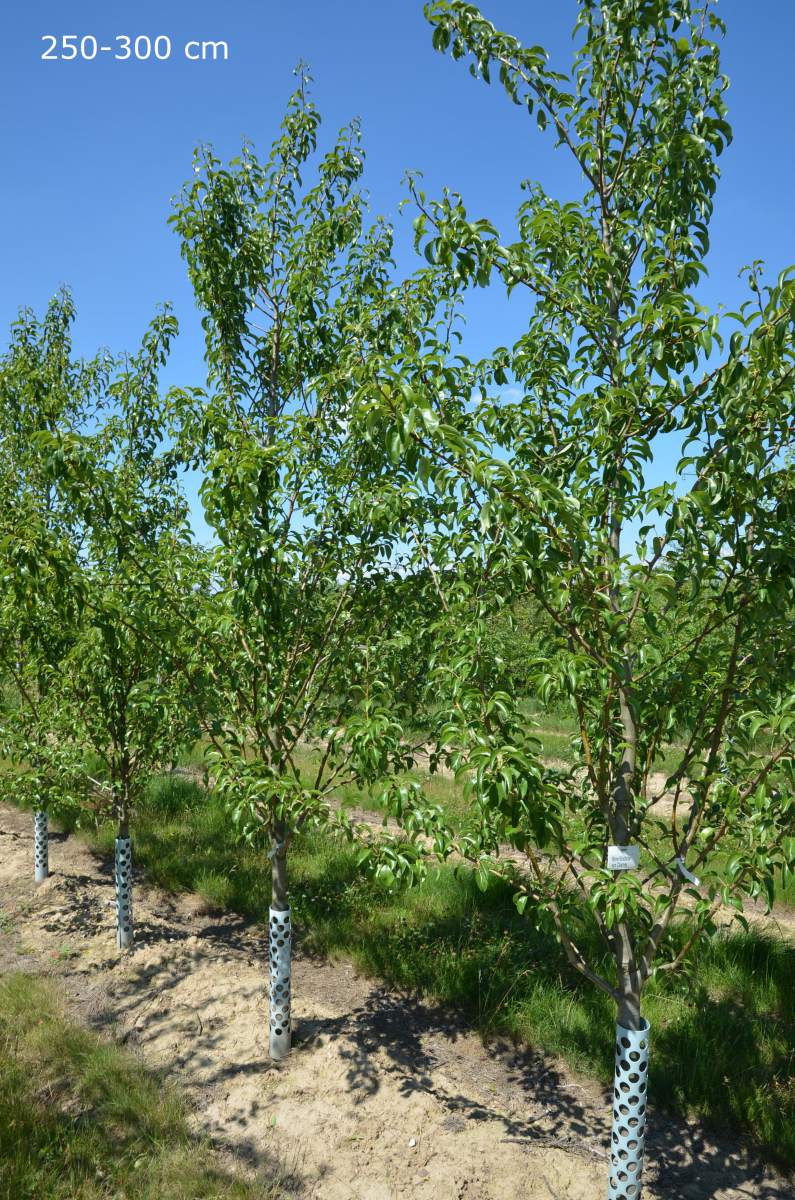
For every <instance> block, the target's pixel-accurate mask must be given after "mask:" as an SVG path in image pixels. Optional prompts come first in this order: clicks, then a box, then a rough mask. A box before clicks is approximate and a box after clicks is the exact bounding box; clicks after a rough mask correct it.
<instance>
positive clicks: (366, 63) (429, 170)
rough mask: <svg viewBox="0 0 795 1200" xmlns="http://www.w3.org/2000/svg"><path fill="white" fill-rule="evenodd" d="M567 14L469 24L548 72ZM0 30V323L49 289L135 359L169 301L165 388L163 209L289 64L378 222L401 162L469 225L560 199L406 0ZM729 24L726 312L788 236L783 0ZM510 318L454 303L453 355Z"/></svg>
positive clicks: (565, 169) (175, 360) (722, 276)
mask: <svg viewBox="0 0 795 1200" xmlns="http://www.w3.org/2000/svg"><path fill="white" fill-rule="evenodd" d="M576 8H577V5H576V3H575V0H487V2H485V3H484V4H483V11H484V12H485V13H486V15H487V16H489V17H490V18H491V19H492V20H493V21H495V23H496V24H498V25H499V26H501V27H502V28H504V29H507V30H510V31H511V32H512V33H515V34H516V35H517V36H518V37H520V38H521V39H522V40H523V41H526V42H529V43H541V44H542V45H544V46H545V47H546V48H547V49H548V50H549V52H550V54H551V56H552V60H553V62H557V63H560V64H561V65H562V66H563V67H564V68H565V67H567V66H568V63H569V60H570V45H571V43H570V31H571V26H572V23H573V20H574V16H575V13H576ZM3 10H4V11H3V14H2V16H0V28H1V29H2V37H0V147H1V148H2V161H3V168H4V169H3V177H4V186H3V188H2V191H0V264H1V266H0V328H2V331H3V332H2V334H0V337H2V339H3V340H5V330H6V329H7V327H8V324H9V323H10V321H11V320H12V319H13V317H14V316H15V314H16V312H17V310H18V308H19V307H20V305H23V304H26V305H31V306H33V307H34V308H35V309H37V310H41V309H42V308H43V306H44V305H45V304H46V302H47V299H48V298H49V297H50V296H51V295H52V293H53V292H54V291H55V290H56V289H57V287H58V286H59V284H61V283H67V284H69V285H70V287H71V288H72V290H73V292H74V296H75V299H76V302H77V307H78V323H77V328H76V342H77V346H78V349H79V350H81V351H83V352H86V353H90V352H91V351H92V350H94V349H95V348H96V347H97V346H99V345H107V346H109V347H110V348H111V349H114V350H120V349H122V348H125V347H128V346H132V345H134V344H135V343H136V342H137V340H138V339H139V337H140V334H141V332H142V331H143V329H144V327H145V325H146V323H147V322H148V320H149V319H150V317H151V315H152V313H153V312H154V310H155V308H156V306H157V305H158V304H159V303H160V302H162V301H164V300H170V301H171V302H172V303H173V304H174V307H175V310H176V314H177V316H178V318H179V321H180V325H181V329H182V335H181V337H180V339H179V342H178V344H177V346H176V349H175V352H174V354H173V357H172V360H171V363H170V365H169V368H168V372H167V375H166V376H165V379H166V381H167V382H169V383H170V382H181V383H185V384H193V383H200V382H201V381H202V379H203V368H202V341H201V334H200V329H199V324H198V317H197V314H196V312H195V310H194V307H193V301H192V296H191V292H190V289H189V286H188V284H187V280H186V275H185V269H184V264H183V262H182V260H181V258H180V255H179V249H178V245H177V239H176V237H175V235H174V234H173V232H172V231H171V229H170V227H168V226H167V225H166V218H167V216H168V214H169V211H170V198H171V196H173V194H174V193H175V192H176V191H178V189H179V187H180V186H181V184H182V182H183V181H184V180H185V179H186V178H187V177H188V176H189V175H190V172H191V153H192V150H193V147H194V146H195V145H196V144H197V143H198V142H202V141H209V142H212V143H213V144H214V146H215V148H216V150H218V151H219V152H220V153H221V154H223V155H232V154H234V153H235V152H236V151H237V149H238V148H239V145H240V140H241V137H242V136H246V137H248V138H250V139H251V140H252V141H254V142H255V143H256V145H257V146H258V147H259V148H260V149H261V150H264V149H265V148H266V147H267V146H268V145H269V143H270V141H271V139H272V137H273V135H274V133H275V131H276V128H277V126H278V123H279V121H280V119H281V115H282V112H283V108H284V103H285V100H286V98H287V96H288V95H289V93H290V91H291V88H292V85H293V76H292V68H293V66H294V65H295V63H296V61H297V60H298V59H299V58H303V59H304V60H306V61H307V62H308V63H309V65H310V68H311V70H312V74H313V76H314V79H315V83H314V95H315V100H316V103H317V104H318V107H319V108H320V110H321V112H322V113H323V115H324V123H325V130H326V134H327V135H328V136H331V135H332V134H333V131H334V130H335V129H336V128H337V126H339V125H341V124H342V123H344V122H345V121H346V120H347V119H349V118H350V117H351V116H353V115H358V116H360V117H361V119H362V123H363V132H364V139H365V145H366V148H367V157H368V169H367V176H366V178H367V184H368V187H369V190H370V193H371V198H372V207H373V210H374V212H379V213H384V214H386V215H388V216H391V217H395V218H396V220H397V222H398V224H399V226H401V227H402V229H403V233H404V247H405V251H404V253H402V254H401V266H403V267H410V265H411V259H410V254H409V251H408V242H409V237H408V230H409V226H410V216H409V214H408V213H406V214H405V215H404V216H403V217H402V218H400V217H397V205H398V203H399V201H400V199H401V197H402V195H403V188H402V186H401V178H402V175H403V173H404V171H405V170H406V169H407V168H412V169H415V170H421V171H423V172H424V174H425V185H426V188H427V190H428V191H429V192H430V193H432V194H433V193H438V192H439V191H440V190H441V188H442V186H444V185H445V184H447V185H450V186H452V187H453V188H456V189H458V190H460V191H461V192H462V193H463V195H464V197H465V199H466V201H467V204H468V207H469V209H470V211H471V212H472V213H473V214H476V215H488V216H490V217H491V218H492V220H494V221H495V222H496V223H497V225H498V227H499V226H501V227H503V228H506V229H507V228H508V227H509V226H510V224H511V222H512V219H513V215H514V213H515V210H516V207H517V203H518V200H519V192H518V183H519V181H520V180H521V179H523V178H527V177H533V178H537V179H539V180H540V181H541V182H542V183H543V184H544V186H545V187H546V189H547V190H548V191H549V192H551V193H552V194H553V195H559V196H561V197H563V198H567V197H568V196H570V195H575V194H577V192H578V190H579V188H578V180H577V178H576V175H575V174H574V172H573V170H572V167H571V164H570V162H569V161H568V160H567V158H566V157H565V155H564V154H563V152H561V151H559V152H554V151H553V149H552V139H551V137H549V135H547V136H541V135H540V134H538V132H537V131H536V130H535V126H534V125H533V124H531V123H530V122H529V121H528V120H527V118H526V116H524V115H523V114H522V112H521V111H520V110H519V109H517V108H515V107H514V106H513V105H511V104H510V102H509V101H508V100H507V98H506V97H504V95H503V94H502V93H501V91H500V90H499V89H498V88H497V87H492V88H488V87H486V86H485V85H484V84H482V83H480V82H476V81H475V80H473V79H472V78H471V77H470V76H469V74H468V72H467V70H466V68H465V67H464V66H463V65H462V64H461V63H454V62H452V61H451V60H450V59H449V58H442V56H441V55H439V54H437V53H436V52H434V51H433V49H432V48H431V43H430V34H429V30H428V27H427V25H426V23H425V20H424V18H423V16H422V4H421V2H420V0H388V2H384V0H382V2H381V3H377V2H376V0H302V2H297V0H294V2H288V0H230V2H228V3H226V4H223V5H222V4H219V3H217V2H215V3H210V2H209V0H192V2H191V3H188V2H187V0H170V2H169V3H167V4H164V3H163V2H162V0H160V3H154V2H153V0H138V2H136V3H134V4H133V3H130V2H128V3H120V2H119V0H115V2H114V0H110V2H108V0H105V2H104V3H101V4H100V3H96V2H93V0H92V2H86V0H82V2H81V0H72V2H71V3H69V4H65V3H64V2H63V0H59V2H57V3H56V2H54V0H38V2H36V3H27V4H25V3H7V4H5V5H4V6H3ZM719 11H720V12H721V14H722V16H723V17H724V18H725V20H726V21H727V22H728V25H729V34H728V38H727V40H726V43H725V49H724V67H725V69H726V71H727V73H728V74H729V75H730V77H731V80H732V87H731V90H730V92H729V96H728V99H729V104H730V120H731V122H732V124H733V126H734V131H735V141H734V144H733V145H732V146H731V147H730V149H729V150H728V152H727V153H726V154H725V156H724V158H723V160H722V163H723V181H722V184H721V187H720V191H719V193H718V198H717V205H716V216H715V219H714V221H713V226H712V252H711V256H710V261H709V266H710V276H709V278H708V280H707V281H706V283H705V284H704V286H703V288H702V296H703V297H704V299H705V300H707V301H709V302H712V303H717V302H723V303H725V304H727V305H728V306H730V307H731V306H732V305H733V304H734V303H735V302H736V301H737V300H738V299H739V296H740V286H739V283H738V280H737V271H738V269H739V267H740V266H742V265H743V264H744V263H746V262H748V261H750V260H751V259H752V258H757V257H758V258H764V259H765V260H766V262H767V263H768V264H769V267H770V269H771V270H772V271H775V272H777V271H778V270H779V269H780V268H781V267H783V266H785V265H788V264H789V263H791V262H793V261H795V238H794V237H793V233H792V230H793V219H792V211H793V184H795V154H793V135H792V129H793V122H794V120H795V100H794V99H793V92H792V79H793V68H792V48H793V46H795V2H793V0H761V2H758V3H751V2H750V0H722V3H721V4H720V5H719ZM44 34H53V35H55V36H57V37H59V38H60V36H61V35H62V34H77V35H83V34H93V35H95V36H96V37H97V39H98V41H99V44H100V45H103V44H109V43H110V44H113V39H114V37H115V36H116V35H122V34H129V35H133V36H134V35H136V34H148V35H149V36H151V37H154V36H156V35H158V34H165V35H168V36H169V37H170V38H171V39H172V43H173V57H172V58H171V59H170V60H169V61H166V62H154V61H150V62H136V61H127V62H120V61H113V60H112V59H110V58H109V56H108V55H103V54H99V55H98V58H97V59H96V60H95V61H93V62H83V61H79V60H78V61H74V62H43V61H41V58H40V56H41V53H42V51H43V50H44V48H45V43H43V42H42V40H41V39H42V35H44ZM194 39H199V40H202V39H208V40H210V39H211V40H218V39H224V40H225V41H226V42H227V43H228V45H229V60H228V61H227V62H204V63H201V62H197V63H191V62H188V61H187V60H186V59H185V57H184V53H183V47H184V45H185V43H186V42H188V41H190V40H194ZM521 317H522V310H521V304H520V303H519V302H514V303H512V305H511V307H510V310H506V307H505V306H504V305H503V304H500V303H495V302H494V299H493V298H492V299H487V298H486V297H484V296H482V295H481V296H479V297H475V298H474V301H473V303H472V305H471V306H470V309H469V346H470V349H472V350H473V351H475V352H481V351H486V350H488V349H489V348H490V347H491V346H492V345H495V344H499V343H504V342H506V341H507V340H508V339H509V338H510V337H511V336H512V335H513V334H515V333H516V332H517V331H518V329H519V328H520V325H521Z"/></svg>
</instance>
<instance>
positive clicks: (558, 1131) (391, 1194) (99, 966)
mask: <svg viewBox="0 0 795 1200" xmlns="http://www.w3.org/2000/svg"><path fill="white" fill-rule="evenodd" d="M32 843H33V836H32V821H31V818H30V817H29V816H28V815H26V814H24V813H19V812H17V811H16V810H13V809H9V808H7V807H4V806H0V906H1V910H2V911H0V969H2V970H4V971H8V970H13V969H16V970H23V971H31V972H44V973H46V974H48V975H51V976H55V977H57V978H58V979H59V980H60V983H61V986H62V989H63V991H64V992H65V994H66V996H67V998H68V1001H69V1003H70V1006H71V1008H72V1011H73V1013H74V1014H75V1016H76V1017H78V1018H79V1019H81V1020H83V1021H85V1022H87V1023H88V1024H90V1025H92V1026H93V1027H95V1028H100V1029H103V1030H105V1031H106V1032H107V1033H108V1034H109V1035H110V1036H112V1037H113V1038H115V1039H116V1040H117V1041H121V1042H123V1043H125V1044H126V1045H127V1046H128V1047H130V1048H134V1049H135V1051H136V1052H137V1053H138V1054H140V1055H141V1057H142V1058H143V1060H144V1061H145V1062H146V1063H148V1064H150V1065H153V1066H156V1067H158V1068H160V1069H162V1070H164V1071H165V1073H166V1075H167V1076H168V1077H169V1078H170V1079H173V1080H174V1081H175V1082H177V1083H178V1084H179V1085H180V1086H181V1087H182V1088H183V1090H184V1091H185V1092H186V1093H187V1095H188V1097H189V1099H190V1101H191V1103H192V1105H193V1107H194V1110H195V1115H194V1118H193V1119H194V1122H195V1125H196V1128H197V1130H201V1131H202V1132H204V1133H205V1134H208V1135H210V1136H211V1137H212V1139H213V1140H214V1141H215V1142H216V1143H217V1144H218V1145H219V1147H221V1148H222V1149H224V1150H225V1151H226V1152H227V1153H228V1154H229V1155H230V1156H234V1158H235V1159H236V1161H237V1162H238V1163H239V1164H241V1163H246V1164H250V1165H251V1166H255V1165H256V1166H260V1167H263V1168H265V1169H266V1170H268V1171H270V1172H273V1173H275V1174H276V1175H277V1176H278V1177H279V1178H280V1179H281V1180H282V1181H283V1188H284V1194H285V1196H295V1197H297V1198H300V1200H310V1198H311V1200H398V1198H402V1197H409V1196H410V1197H413V1198H416V1200H431V1198H433V1200H464V1198H465V1200H519V1198H520V1197H521V1200H601V1198H602V1197H603V1196H604V1195H605V1192H606V1183H605V1180H606V1170H607V1153H606V1146H607V1141H608V1134H609V1130H608V1121H609V1101H608V1099H607V1097H606V1096H605V1094H604V1092H603V1091H602V1089H601V1088H599V1087H598V1086H596V1085H594V1084H591V1083H587V1082H585V1083H584V1082H582V1081H578V1080H577V1079H576V1078H574V1077H573V1076H572V1075H571V1073H570V1072H569V1071H568V1070H567V1069H566V1068H565V1067H564V1066H562V1065H561V1064H560V1063H559V1062H557V1061H555V1060H553V1059H551V1058H546V1057H544V1056H541V1055H537V1054H532V1053H529V1052H527V1051H525V1050H517V1049H516V1048H514V1047H513V1046H511V1045H509V1044H505V1043H500V1042H492V1043H491V1044H489V1045H488V1046H487V1047H484V1046H483V1045H482V1044H481V1042H480V1039H479V1038H478V1037H477V1036H475V1035H474V1034H473V1033H471V1032H470V1031H468V1030H467V1029H466V1027H465V1026H464V1025H463V1024H461V1023H460V1022H458V1021H457V1019H456V1018H455V1017H454V1016H451V1014H450V1013H449V1011H447V1010H443V1009H441V1008H438V1007H436V1006H434V1005H433V1004H432V1003H427V1002H422V1001H418V1000H417V999H416V998H414V997H411V996H404V995H400V994H397V993H395V992H394V991H390V990H388V989H387V988H385V987H384V986H382V985H380V984H379V983H378V982H376V981H373V980H369V979H366V978H362V977H360V976H358V975H357V974H356V972H355V971H354V969H353V968H352V967H351V966H350V965H349V964H345V963H328V962H324V961H316V960H313V959H311V958H310V957H308V956H306V955H305V954H302V953H301V947H300V939H299V944H298V947H297V954H296V961H295V964H294V972H293V987H294V1001H293V1003H294V1009H293V1011H294V1022H295V1046H294V1050H293V1053H292V1054H291V1056H290V1057H289V1059H287V1060H286V1061H285V1062H284V1063H283V1064H282V1065H280V1066H279V1067H278V1068H276V1067H274V1066H273V1065H272V1064H270V1063H269V1061H268V1059H267V1053H266V1047H267V1017H266V980H267V969H266V937H265V931H264V930H263V929H260V928H258V927H257V926H255V925H253V924H251V923H250V922H247V921H245V920H244V919H242V918H240V917H237V916H235V915H230V914H226V915H223V916H220V915H214V914H208V913H207V912H206V911H204V910H203V909H202V906H201V903H200V902H198V901H197V898H195V897H190V896H186V897H180V898H175V897H172V896H168V895H165V894H164V893H162V892H160V891H159V890H157V889H154V888H151V887H148V886H146V885H145V884H144V882H143V881H142V880H141V879H137V880H136V892H135V901H134V913H135V920H136V937H137V940H136V944H135V947H134V949H133V950H132V952H130V953H129V954H126V955H122V954H120V953H119V951H117V950H116V948H115V944H114V908H113V884H112V864H111V863H110V862H108V861H104V860H102V859H100V858H97V857H96V856H95V855H93V854H91V853H90V852H89V851H88V850H87V849H86V848H85V846H83V845H82V844H81V843H80V842H79V841H78V840H77V839H76V838H73V837H67V836H66V835H61V834H55V835H53V836H52V839H51V847H50V869H51V871H52V875H51V878H50V879H49V880H48V881H47V882H46V883H45V884H43V885H41V887H39V888H34V885H33V882H32V863H33V844H32ZM652 1071H653V1061H652ZM652 1087H653V1083H652ZM648 1162H649V1168H648V1171H647V1187H646V1190H645V1193H644V1194H645V1195H647V1196H649V1197H656V1198H659V1200H662V1198H663V1197H664V1198H665V1200H741V1198H742V1200H751V1198H753V1200H792V1198H793V1196H795V1186H794V1185H793V1182H792V1181H791V1180H790V1181H787V1180H786V1179H784V1178H783V1177H781V1176H780V1175H777V1174H776V1173H775V1172H774V1171H772V1170H771V1169H769V1168H766V1167H765V1166H764V1165H763V1164H762V1163H760V1162H759V1161H758V1160H757V1159H755V1158H754V1156H753V1155H752V1154H750V1153H749V1152H747V1151H746V1150H744V1149H743V1148H742V1147H740V1146H738V1145H735V1144H731V1143H721V1142H718V1141H716V1140H714V1139H711V1138H710V1137H708V1136H706V1135H705V1134H704V1132H703V1131H702V1130H701V1129H700V1128H698V1127H697V1126H693V1125H690V1126H687V1125H684V1124H677V1123H674V1122H672V1121H671V1120H670V1119H669V1118H667V1117H663V1116H658V1115H656V1114H655V1113H654V1111H653V1108H652V1109H650V1136H649V1140H648Z"/></svg>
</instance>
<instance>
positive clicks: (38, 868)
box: [33, 808, 50, 883]
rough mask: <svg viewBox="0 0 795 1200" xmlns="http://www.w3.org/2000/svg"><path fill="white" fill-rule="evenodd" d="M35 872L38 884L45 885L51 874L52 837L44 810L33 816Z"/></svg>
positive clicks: (41, 809) (38, 810)
mask: <svg viewBox="0 0 795 1200" xmlns="http://www.w3.org/2000/svg"><path fill="white" fill-rule="evenodd" d="M33 870H34V879H35V881H36V883H43V882H44V880H45V879H46V878H47V876H48V875H49V873H50V837H49V832H48V827H47V810H46V809H43V808H40V809H37V811H36V812H34V814H33Z"/></svg>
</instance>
